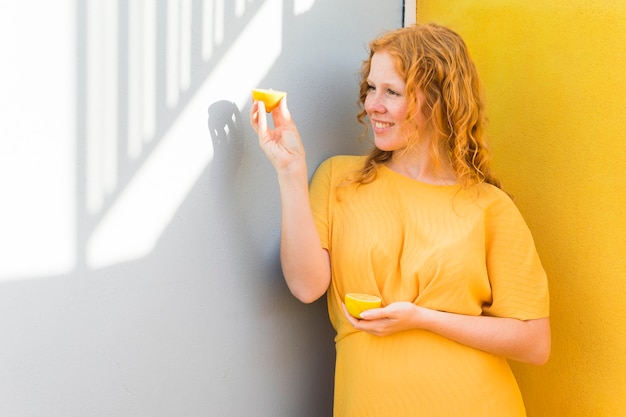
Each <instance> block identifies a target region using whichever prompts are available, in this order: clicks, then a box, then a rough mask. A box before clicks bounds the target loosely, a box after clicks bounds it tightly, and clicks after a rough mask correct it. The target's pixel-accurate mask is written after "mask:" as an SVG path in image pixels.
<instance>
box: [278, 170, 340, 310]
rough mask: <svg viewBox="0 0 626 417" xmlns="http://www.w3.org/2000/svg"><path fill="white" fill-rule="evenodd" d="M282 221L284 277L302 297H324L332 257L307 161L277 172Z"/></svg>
mask: <svg viewBox="0 0 626 417" xmlns="http://www.w3.org/2000/svg"><path fill="white" fill-rule="evenodd" d="M278 181H279V186H280V192H281V206H282V221H281V243H280V257H281V265H282V268H283V274H284V275H285V281H286V282H287V285H288V287H289V289H290V291H291V292H292V293H293V295H294V296H295V297H296V298H298V299H299V300H300V301H302V302H305V303H310V302H313V301H315V300H317V299H318V298H319V297H321V296H322V295H323V294H324V293H325V292H326V290H327V288H328V285H329V283H330V260H329V256H328V252H327V251H326V250H324V249H323V248H322V245H321V243H320V238H319V234H318V232H317V228H316V226H315V221H314V219H313V213H312V212H311V206H310V203H309V191H308V182H307V173H306V165H304V163H302V164H301V165H300V166H292V167H290V169H288V170H287V169H286V170H281V171H280V172H279V173H278Z"/></svg>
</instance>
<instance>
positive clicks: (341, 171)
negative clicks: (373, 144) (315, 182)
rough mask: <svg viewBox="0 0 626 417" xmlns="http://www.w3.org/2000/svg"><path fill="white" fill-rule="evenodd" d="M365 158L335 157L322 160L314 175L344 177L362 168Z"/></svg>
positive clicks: (354, 156)
mask: <svg viewBox="0 0 626 417" xmlns="http://www.w3.org/2000/svg"><path fill="white" fill-rule="evenodd" d="M366 158H367V157H365V156H356V155H335V156H331V157H329V158H327V159H325V160H323V161H322V162H321V163H320V164H319V165H318V166H317V168H316V170H315V171H316V174H315V175H320V174H323V175H327V176H331V177H333V178H337V177H345V176H346V175H348V174H350V173H353V172H354V171H358V170H359V169H361V168H362V167H363V164H364V163H365V160H366Z"/></svg>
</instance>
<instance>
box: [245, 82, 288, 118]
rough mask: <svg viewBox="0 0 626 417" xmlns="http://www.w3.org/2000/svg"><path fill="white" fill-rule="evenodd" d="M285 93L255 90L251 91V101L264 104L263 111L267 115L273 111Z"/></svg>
mask: <svg viewBox="0 0 626 417" xmlns="http://www.w3.org/2000/svg"><path fill="white" fill-rule="evenodd" d="M286 95H287V93H285V92H284V91H274V90H265V89H262V88H256V89H254V90H252V99H253V100H260V101H262V102H263V103H265V111H267V112H268V113H269V112H271V111H272V110H274V109H275V108H276V107H277V106H278V103H279V102H280V100H282V98H283V97H285V96H286Z"/></svg>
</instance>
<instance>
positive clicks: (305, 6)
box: [293, 0, 315, 16]
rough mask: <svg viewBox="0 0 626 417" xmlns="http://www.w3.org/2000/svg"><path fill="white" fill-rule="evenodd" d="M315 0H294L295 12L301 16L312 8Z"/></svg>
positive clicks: (295, 14)
mask: <svg viewBox="0 0 626 417" xmlns="http://www.w3.org/2000/svg"><path fill="white" fill-rule="evenodd" d="M314 4H315V0H294V2H293V14H294V16H299V15H301V14H304V13H306V12H308V11H309V10H311V8H312V7H313V5H314Z"/></svg>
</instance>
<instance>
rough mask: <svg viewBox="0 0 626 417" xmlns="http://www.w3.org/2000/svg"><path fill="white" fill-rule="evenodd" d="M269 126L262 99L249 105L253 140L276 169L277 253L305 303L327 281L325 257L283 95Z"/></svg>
mask: <svg viewBox="0 0 626 417" xmlns="http://www.w3.org/2000/svg"><path fill="white" fill-rule="evenodd" d="M272 117H273V119H274V130H270V129H268V126H267V116H266V112H265V107H264V105H263V103H262V102H255V103H253V105H252V109H251V117H250V121H251V124H252V127H253V128H254V130H255V131H256V132H257V134H258V137H259V145H260V147H261V148H262V149H263V151H264V152H265V154H266V156H267V158H268V159H269V160H270V162H271V163H272V165H273V166H274V168H275V169H276V173H277V177H278V184H279V187H280V195H281V206H282V220H281V242H280V258H281V265H282V268H283V274H284V275H285V281H286V282H287V286H288V287H289V290H290V291H291V292H292V294H293V295H294V296H295V297H296V298H298V299H299V300H300V301H302V302H305V303H310V302H313V301H315V300H317V299H318V298H320V297H321V296H322V295H323V294H324V293H325V292H326V290H327V289H328V285H329V284H330V257H329V255H328V252H327V251H326V250H325V249H323V248H322V245H321V243H320V238H319V235H318V233H317V229H316V227H315V221H314V219H313V213H312V212H311V207H310V204H309V188H308V177H307V175H308V174H307V166H306V155H305V151H304V147H303V145H302V141H301V139H300V135H299V133H298V130H297V128H296V125H295V123H294V122H293V120H292V118H291V115H290V113H289V110H288V109H287V103H286V99H285V98H283V99H282V100H281V102H280V105H279V107H278V108H277V109H275V110H273V112H272Z"/></svg>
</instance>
